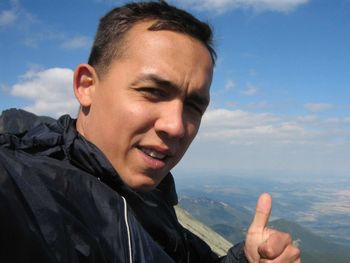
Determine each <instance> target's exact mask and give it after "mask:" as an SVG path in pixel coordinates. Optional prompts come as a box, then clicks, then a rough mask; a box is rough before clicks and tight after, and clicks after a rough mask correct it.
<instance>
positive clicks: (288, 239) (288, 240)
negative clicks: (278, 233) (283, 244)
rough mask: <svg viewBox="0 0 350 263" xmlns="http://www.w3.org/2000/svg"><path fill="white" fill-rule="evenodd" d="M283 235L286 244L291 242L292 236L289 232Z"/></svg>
mask: <svg viewBox="0 0 350 263" xmlns="http://www.w3.org/2000/svg"><path fill="white" fill-rule="evenodd" d="M284 235H285V239H286V241H287V243H288V244H292V243H293V238H292V236H291V235H290V234H289V233H284Z"/></svg>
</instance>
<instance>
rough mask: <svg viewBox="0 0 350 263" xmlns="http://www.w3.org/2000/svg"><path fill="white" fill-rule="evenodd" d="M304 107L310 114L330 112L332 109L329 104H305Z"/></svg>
mask: <svg viewBox="0 0 350 263" xmlns="http://www.w3.org/2000/svg"><path fill="white" fill-rule="evenodd" d="M304 107H305V109H307V110H309V111H311V112H322V111H327V110H330V109H331V108H333V105H332V104H329V103H307V104H305V105H304Z"/></svg>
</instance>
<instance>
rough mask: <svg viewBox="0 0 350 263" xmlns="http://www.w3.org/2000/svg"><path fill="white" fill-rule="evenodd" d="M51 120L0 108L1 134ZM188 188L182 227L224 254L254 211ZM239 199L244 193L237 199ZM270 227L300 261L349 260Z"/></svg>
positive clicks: (298, 233) (340, 250)
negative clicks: (298, 251) (294, 249)
mask: <svg viewBox="0 0 350 263" xmlns="http://www.w3.org/2000/svg"><path fill="white" fill-rule="evenodd" d="M53 121H54V119H52V118H50V117H46V116H36V115H35V114H32V113H29V112H27V111H24V110H21V109H9V110H5V111H3V112H2V114H1V116H0V133H7V132H9V133H12V132H14V133H22V132H24V131H25V130H27V129H28V128H30V127H32V126H34V125H37V124H39V123H42V122H44V123H51V122H53ZM207 187H208V186H207ZM197 189H199V188H197ZM188 191H191V192H189V195H186V191H182V192H181V196H180V198H179V200H180V201H179V205H178V206H177V207H176V212H177V216H178V218H179V221H180V222H181V223H182V224H183V226H184V227H186V228H188V229H189V230H191V231H192V232H194V233H195V234H197V235H198V236H199V237H201V238H202V239H203V240H205V241H206V242H207V243H208V244H209V245H210V246H211V247H212V249H213V250H214V251H215V252H216V253H217V254H219V255H225V254H226V251H227V250H228V249H229V247H231V246H232V244H234V243H237V242H240V241H242V240H244V237H245V232H246V230H247V227H248V226H249V224H250V222H251V219H252V216H253V214H252V211H251V210H249V209H247V208H246V207H245V206H243V205H242V206H240V205H232V203H230V204H229V203H227V202H226V201H227V200H228V197H229V196H230V195H231V194H232V189H230V191H231V194H230V191H229V192H228V193H226V194H225V195H223V196H222V197H225V198H224V199H225V200H223V199H222V200H214V199H211V198H208V197H200V198H198V197H195V195H193V193H192V192H193V189H192V190H188ZM210 191H212V190H210ZM226 192H227V190H226ZM201 194H203V193H201ZM218 196H219V195H218ZM242 198H243V195H242V197H241V199H240V201H242ZM238 203H240V202H238ZM241 203H244V202H241ZM269 226H270V227H273V228H276V229H279V230H281V231H284V232H288V233H290V234H291V235H292V237H293V239H294V240H295V243H296V244H297V245H298V246H299V247H300V249H301V251H302V262H303V263H349V262H350V252H349V249H348V248H347V247H345V246H341V245H339V244H335V243H332V242H331V241H330V240H328V239H327V238H325V237H321V236H319V235H316V234H315V233H313V232H312V231H310V230H309V229H307V228H305V227H303V226H301V225H299V224H297V223H295V222H292V221H289V220H286V219H283V218H279V219H275V220H272V221H271V222H270V225H269Z"/></svg>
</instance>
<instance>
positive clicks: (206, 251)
mask: <svg viewBox="0 0 350 263" xmlns="http://www.w3.org/2000/svg"><path fill="white" fill-rule="evenodd" d="M185 235H186V239H187V245H188V249H189V257H190V260H189V262H193V263H194V262H201V263H248V260H247V259H246V257H245V254H244V242H241V243H238V244H236V245H235V246H233V247H232V248H230V249H229V250H228V252H227V255H226V256H223V257H218V256H217V255H216V254H215V253H214V252H213V251H212V250H211V248H210V247H209V246H208V244H206V243H205V242H204V241H203V240H202V239H200V238H199V237H198V236H196V235H195V234H194V233H192V232H190V231H189V230H187V229H185Z"/></svg>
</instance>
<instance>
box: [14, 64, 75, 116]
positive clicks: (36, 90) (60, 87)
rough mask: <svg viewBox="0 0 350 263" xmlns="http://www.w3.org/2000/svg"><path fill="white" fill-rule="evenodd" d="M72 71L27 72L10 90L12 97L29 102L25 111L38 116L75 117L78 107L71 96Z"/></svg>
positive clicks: (61, 69) (53, 69)
mask: <svg viewBox="0 0 350 263" xmlns="http://www.w3.org/2000/svg"><path fill="white" fill-rule="evenodd" d="M72 80H73V71H72V70H71V69H68V68H50V69H47V70H40V71H35V69H34V70H33V69H30V70H28V71H27V72H26V73H25V74H24V75H23V76H22V77H21V81H20V82H19V83H17V84H15V85H13V86H12V88H11V94H12V95H13V96H19V97H24V98H27V99H28V100H30V101H31V104H30V105H28V106H27V107H26V108H25V109H26V110H29V111H31V112H34V113H36V114H40V115H49V116H53V117H58V116H60V115H62V114H66V113H69V114H71V115H73V116H74V115H75V114H76V113H77V110H78V108H79V105H78V103H77V101H76V99H75V97H74V94H73V88H72V83H73V81H72Z"/></svg>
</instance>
